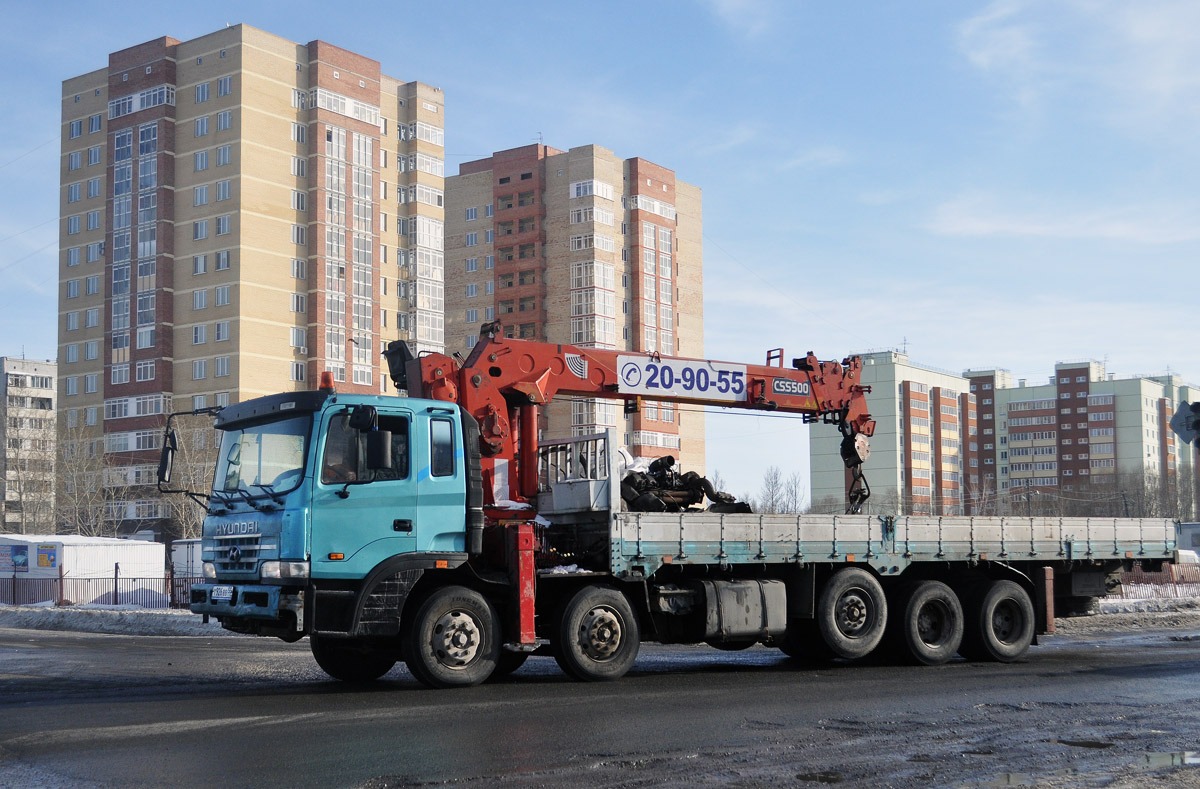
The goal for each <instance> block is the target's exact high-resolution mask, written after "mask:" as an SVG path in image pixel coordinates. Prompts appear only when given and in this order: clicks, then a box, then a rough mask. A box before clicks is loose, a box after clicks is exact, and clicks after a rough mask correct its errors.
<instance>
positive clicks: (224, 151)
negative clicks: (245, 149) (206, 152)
mask: <svg viewBox="0 0 1200 789" xmlns="http://www.w3.org/2000/svg"><path fill="white" fill-rule="evenodd" d="M232 150H233V147H232V146H230V145H221V146H219V147H218V148H217V167H224V166H225V165H227V164H229V162H230V160H231V158H232V153H231V152H232Z"/></svg>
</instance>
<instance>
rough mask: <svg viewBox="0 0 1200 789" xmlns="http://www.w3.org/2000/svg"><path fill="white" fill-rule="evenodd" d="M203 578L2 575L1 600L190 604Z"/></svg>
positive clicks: (156, 605)
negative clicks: (192, 591)
mask: <svg viewBox="0 0 1200 789" xmlns="http://www.w3.org/2000/svg"><path fill="white" fill-rule="evenodd" d="M201 580H202V579H200V578H173V577H170V576H167V577H164V578H119V577H114V578H22V577H20V576H18V575H16V574H15V573H14V574H13V576H12V577H11V578H2V579H0V603H3V604H8V605H32V604H35V603H53V604H54V605H84V604H91V605H134V606H138V607H140V608H186V607H187V605H188V601H189V598H190V597H191V588H192V584H194V583H200V582H201Z"/></svg>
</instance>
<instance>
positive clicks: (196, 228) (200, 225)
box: [192, 219, 208, 241]
mask: <svg viewBox="0 0 1200 789" xmlns="http://www.w3.org/2000/svg"><path fill="white" fill-rule="evenodd" d="M206 238H208V220H207V219H198V220H196V221H195V222H193V223H192V240H193V241H201V240H203V239H206Z"/></svg>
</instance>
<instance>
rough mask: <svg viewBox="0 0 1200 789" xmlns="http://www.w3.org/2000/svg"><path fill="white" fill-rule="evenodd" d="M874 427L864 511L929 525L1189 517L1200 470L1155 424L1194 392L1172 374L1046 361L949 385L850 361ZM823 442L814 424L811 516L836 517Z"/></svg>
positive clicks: (921, 369) (972, 374) (885, 362)
mask: <svg viewBox="0 0 1200 789" xmlns="http://www.w3.org/2000/svg"><path fill="white" fill-rule="evenodd" d="M862 380H863V383H864V384H867V385H870V386H871V387H872V392H871V393H870V394H869V395H868V396H867V402H868V405H869V407H870V410H871V414H872V416H874V417H875V419H876V423H877V424H876V430H875V436H874V437H873V438H872V439H871V458H870V460H868V461H867V466H866V473H867V478H868V480H869V482H870V484H871V488H872V502H871V506H872V507H873V511H875V512H880V513H884V512H887V513H892V512H901V513H905V514H933V515H960V514H965V515H1007V514H1016V515H1093V514H1108V515H1123V514H1126V513H1128V514H1132V515H1137V514H1139V513H1141V514H1151V515H1155V516H1161V517H1190V515H1189V513H1192V514H1193V515H1194V513H1195V508H1196V506H1197V503H1198V502H1197V493H1198V492H1200V485H1198V484H1197V480H1198V477H1197V474H1198V471H1200V467H1198V464H1197V462H1196V453H1195V452H1194V451H1193V450H1192V448H1191V447H1189V446H1187V445H1186V444H1182V443H1181V442H1179V441H1178V440H1177V439H1176V438H1175V436H1174V434H1173V433H1172V432H1171V429H1170V427H1169V425H1168V423H1169V422H1170V419H1171V416H1172V414H1174V413H1175V410H1176V408H1178V406H1179V404H1180V403H1181V402H1184V401H1189V402H1190V401H1195V400H1196V398H1197V391H1196V387H1194V386H1189V385H1188V384H1185V383H1184V382H1183V381H1182V380H1181V379H1180V378H1179V377H1178V376H1174V375H1165V376H1133V377H1129V378H1117V377H1116V375H1114V374H1111V373H1108V372H1107V371H1106V370H1105V367H1104V365H1103V364H1101V363H1099V362H1096V361H1091V360H1085V361H1079V362H1059V363H1058V364H1056V365H1055V368H1054V375H1052V376H1050V377H1049V378H1048V380H1046V381H1045V382H1044V383H1033V382H1030V381H1027V380H1025V379H1014V378H1013V375H1012V373H1011V372H1009V371H1008V370H1003V369H986V370H985V369H979V370H967V371H965V372H963V373H962V374H961V375H959V374H955V373H952V372H948V371H945V370H937V369H935V368H932V367H927V366H925V365H920V364H916V363H914V362H911V361H910V360H909V359H908V357H907V356H906V355H905V354H902V353H897V352H895V351H884V352H879V353H867V354H864V355H863V378H862ZM839 443H840V436H839V435H837V432H836V431H834V430H832V429H829V428H826V427H824V426H820V425H814V427H813V431H812V434H811V439H810V458H811V477H812V491H813V502H814V506H816V507H818V508H829V507H836V506H840V499H841V496H842V489H843V488H842V485H843V484H844V482H843V480H844V478H845V470H844V467H843V465H842V463H841V459H840V456H839V454H838V446H839Z"/></svg>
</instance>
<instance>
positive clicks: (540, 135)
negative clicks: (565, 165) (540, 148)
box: [538, 132, 543, 145]
mask: <svg viewBox="0 0 1200 789" xmlns="http://www.w3.org/2000/svg"><path fill="white" fill-rule="evenodd" d="M542 144H543V143H542V133H541V132H538V145H542Z"/></svg>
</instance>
